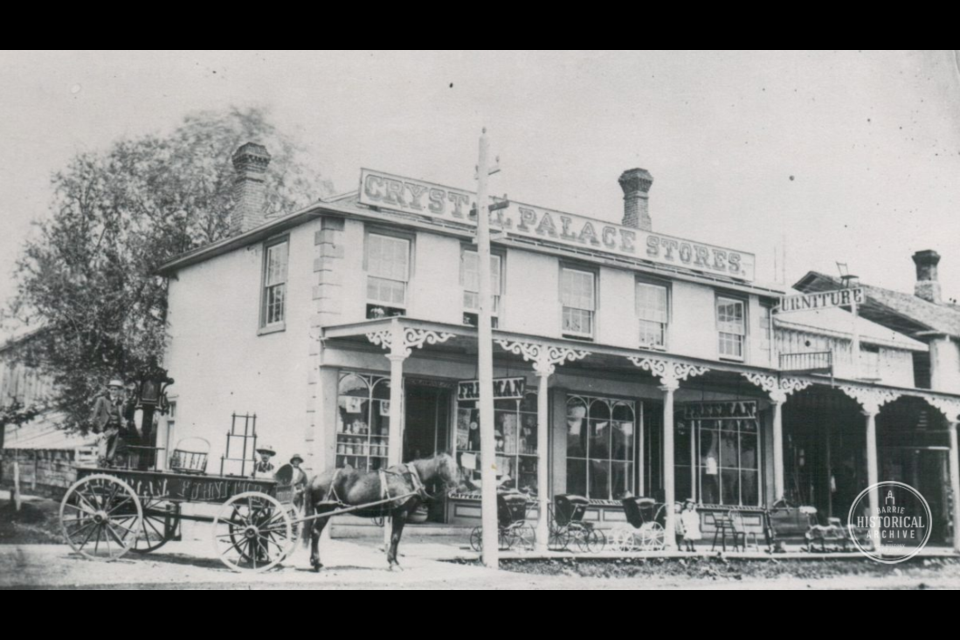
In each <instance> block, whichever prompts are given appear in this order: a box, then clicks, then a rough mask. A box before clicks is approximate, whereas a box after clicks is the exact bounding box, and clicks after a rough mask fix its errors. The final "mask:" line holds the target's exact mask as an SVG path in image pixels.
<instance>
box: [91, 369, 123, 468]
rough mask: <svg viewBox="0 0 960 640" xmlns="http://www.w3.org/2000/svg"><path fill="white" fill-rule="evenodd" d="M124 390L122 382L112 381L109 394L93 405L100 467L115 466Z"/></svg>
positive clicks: (108, 386)
mask: <svg viewBox="0 0 960 640" xmlns="http://www.w3.org/2000/svg"><path fill="white" fill-rule="evenodd" d="M123 389H124V386H123V381H122V380H117V379H113V380H111V381H110V384H109V385H107V394H106V395H101V396H100V397H98V398H97V400H96V402H95V403H94V405H93V418H92V422H93V431H94V433H97V434H100V442H99V456H98V458H99V459H98V463H99V464H100V466H105V467H107V466H113V463H114V459H115V457H116V455H117V440H118V439H119V437H120V429H121V428H122V426H123Z"/></svg>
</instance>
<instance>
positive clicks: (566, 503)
mask: <svg viewBox="0 0 960 640" xmlns="http://www.w3.org/2000/svg"><path fill="white" fill-rule="evenodd" d="M589 505H590V501H589V500H588V499H587V498H584V497H583V496H572V495H559V496H556V497H555V498H554V505H553V513H552V517H551V518H550V543H549V546H550V548H551V549H552V550H554V551H565V550H567V549H569V547H570V544H571V543H574V542H575V543H576V545H577V547H578V548H579V549H580V551H583V552H584V553H599V552H601V551H603V549H604V548H605V547H606V546H607V536H606V535H605V534H604V533H603V531H601V530H600V529H596V528H594V526H593V523H592V522H584V520H583V516H584V515H586V513H587V507H588V506H589Z"/></svg>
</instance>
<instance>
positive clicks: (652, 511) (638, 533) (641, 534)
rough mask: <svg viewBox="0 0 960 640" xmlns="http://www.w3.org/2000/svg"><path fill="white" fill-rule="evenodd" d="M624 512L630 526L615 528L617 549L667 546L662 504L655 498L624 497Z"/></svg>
mask: <svg viewBox="0 0 960 640" xmlns="http://www.w3.org/2000/svg"><path fill="white" fill-rule="evenodd" d="M621 502H622V503H623V512H624V514H625V515H626V516H627V522H628V523H629V525H630V526H626V525H621V526H618V527H617V528H616V529H614V530H613V544H614V547H615V548H616V549H617V551H662V550H663V548H664V546H665V538H664V529H663V524H662V520H663V519H664V515H665V514H664V513H663V507H664V505H662V504H657V502H656V501H655V500H654V499H653V498H635V497H628V498H624V499H623V500H622V501H621Z"/></svg>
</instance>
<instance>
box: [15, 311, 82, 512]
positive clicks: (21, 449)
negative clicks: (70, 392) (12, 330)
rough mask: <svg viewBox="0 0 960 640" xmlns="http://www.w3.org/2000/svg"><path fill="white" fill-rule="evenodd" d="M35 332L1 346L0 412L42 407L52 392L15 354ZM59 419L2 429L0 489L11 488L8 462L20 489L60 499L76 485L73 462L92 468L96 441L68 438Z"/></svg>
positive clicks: (45, 416) (51, 415)
mask: <svg viewBox="0 0 960 640" xmlns="http://www.w3.org/2000/svg"><path fill="white" fill-rule="evenodd" d="M42 330H43V329H40V330H35V331H30V332H28V333H25V334H23V335H21V336H18V337H16V338H13V339H11V340H9V341H7V342H5V343H4V344H3V345H2V346H0V408H2V407H9V406H11V405H12V404H14V403H16V404H17V405H19V406H22V407H35V406H38V405H40V406H43V405H44V403H45V402H46V401H47V400H48V399H49V397H50V394H51V391H52V389H53V381H52V380H51V379H50V377H49V376H47V375H45V374H44V373H43V372H41V371H39V370H38V369H37V368H35V367H30V366H28V365H26V364H25V363H24V362H23V360H22V358H19V357H18V355H19V354H18V351H20V350H22V349H23V348H25V347H27V346H28V345H29V343H30V341H31V340H33V339H35V338H36V337H37V335H38V333H39V331H42ZM60 418H61V416H60V415H58V414H57V413H56V412H53V411H45V412H43V413H41V414H40V415H38V416H37V417H35V418H34V419H33V420H31V421H30V422H28V423H26V424H24V425H22V426H19V427H18V426H16V425H6V426H5V427H3V433H2V434H0V484H2V485H4V486H8V487H9V486H12V485H13V477H12V473H13V462H14V461H19V462H20V480H21V486H24V487H29V488H30V490H31V491H37V492H41V493H51V494H54V495H57V494H60V493H62V492H63V491H64V490H66V489H67V487H69V486H70V485H71V484H72V483H73V482H74V481H75V480H76V472H75V471H74V466H75V464H76V463H77V462H93V461H95V460H96V456H95V449H94V444H95V440H96V438H95V436H93V435H87V436H82V435H79V434H69V433H67V432H65V431H63V429H61V428H60V427H59V424H60Z"/></svg>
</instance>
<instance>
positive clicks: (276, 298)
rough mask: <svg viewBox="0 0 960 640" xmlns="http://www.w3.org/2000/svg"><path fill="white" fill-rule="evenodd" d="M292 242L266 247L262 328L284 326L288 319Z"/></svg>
mask: <svg viewBox="0 0 960 640" xmlns="http://www.w3.org/2000/svg"><path fill="white" fill-rule="evenodd" d="M289 258H290V242H289V240H288V239H287V238H284V239H282V240H278V241H275V242H273V243H271V244H268V245H266V248H265V249H264V252H263V302H262V305H263V306H262V311H261V321H260V326H261V327H263V328H271V327H278V326H282V325H283V324H284V322H286V317H287V266H288V262H289Z"/></svg>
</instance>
